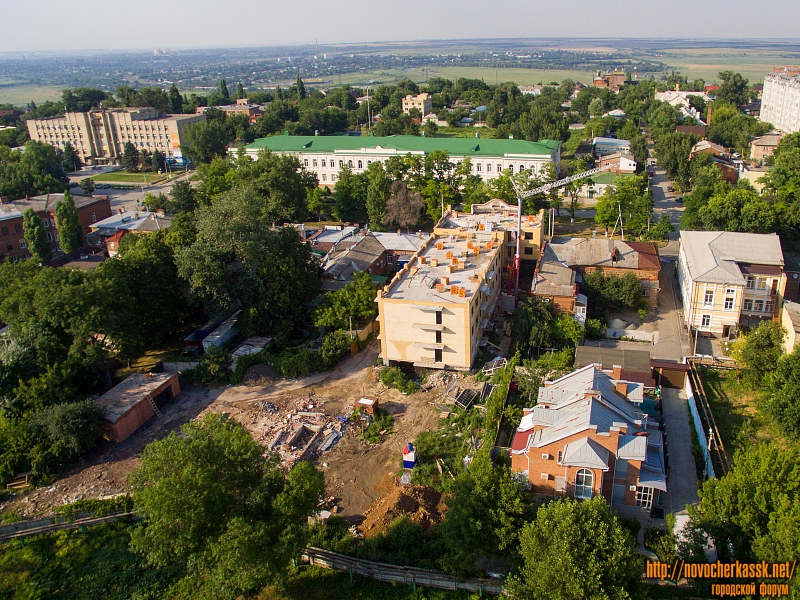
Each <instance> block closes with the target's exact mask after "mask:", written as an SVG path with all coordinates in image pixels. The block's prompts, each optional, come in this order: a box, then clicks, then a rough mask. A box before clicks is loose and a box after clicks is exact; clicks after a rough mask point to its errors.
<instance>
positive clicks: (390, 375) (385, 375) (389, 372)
mask: <svg viewBox="0 0 800 600" xmlns="http://www.w3.org/2000/svg"><path fill="white" fill-rule="evenodd" d="M381 383H382V384H383V385H386V386H389V387H391V386H394V387H396V388H397V390H398V391H399V392H400V393H401V394H413V393H414V392H416V391H417V390H418V389H419V386H418V385H417V384H416V383H415V382H414V381H411V380H410V379H408V378H407V377H406V376H405V375H404V374H403V372H402V371H401V370H400V369H399V368H398V367H386V368H385V369H383V370H382V371H381Z"/></svg>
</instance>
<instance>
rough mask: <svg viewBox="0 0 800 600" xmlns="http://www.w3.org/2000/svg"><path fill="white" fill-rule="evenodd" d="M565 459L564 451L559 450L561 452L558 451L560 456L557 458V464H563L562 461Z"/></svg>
mask: <svg viewBox="0 0 800 600" xmlns="http://www.w3.org/2000/svg"><path fill="white" fill-rule="evenodd" d="M563 459H564V451H563V450H559V451H558V455H557V456H556V462H557V463H558V464H561V461H562V460H563Z"/></svg>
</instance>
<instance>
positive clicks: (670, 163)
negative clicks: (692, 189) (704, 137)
mask: <svg viewBox="0 0 800 600" xmlns="http://www.w3.org/2000/svg"><path fill="white" fill-rule="evenodd" d="M698 141H699V138H698V137H697V136H694V135H689V134H686V133H677V132H675V129H674V126H673V129H672V132H669V133H663V134H661V135H660V136H659V137H658V138H656V143H655V147H654V151H655V155H656V160H657V161H658V166H660V167H661V168H663V169H664V170H665V171H666V172H667V176H668V177H669V178H670V179H672V180H674V181H675V183H677V184H678V186H679V187H680V189H683V190H685V189H688V188H689V170H690V167H691V162H690V161H689V155H690V154H691V152H692V147H693V146H694V145H695V144H696V143H697V142H698Z"/></svg>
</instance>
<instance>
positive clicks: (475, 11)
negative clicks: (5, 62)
mask: <svg viewBox="0 0 800 600" xmlns="http://www.w3.org/2000/svg"><path fill="white" fill-rule="evenodd" d="M606 6H608V5H601V4H600V3H596V2H588V1H587V0H565V1H564V2H562V3H560V5H559V9H558V10H554V8H553V5H552V3H549V2H547V3H546V2H543V1H542V0H529V1H524V0H498V1H497V2H495V3H493V4H492V5H491V6H490V7H487V6H486V5H485V4H483V3H478V2H476V1H475V0H465V1H464V2H461V3H459V4H457V5H453V4H452V3H444V2H438V3H437V2H425V1H420V0H410V1H409V2H406V3H402V4H400V3H374V2H367V1H366V0H351V1H350V2H348V3H346V4H345V5H342V4H341V3H332V2H323V1H321V0H307V1H306V2H304V3H302V4H298V5H297V7H296V8H295V6H294V5H289V4H288V3H287V2H275V0H251V1H250V2H248V3H244V4H241V5H240V4H235V3H230V4H228V3H221V2H219V1H216V2H212V1H211V0H193V1H192V2H188V1H187V0H174V1H173V2H171V3H156V2H155V1H154V0H140V1H139V2H136V3H131V4H125V5H122V4H118V3H102V4H99V3H96V2H89V1H88V0H76V1H75V2H72V3H69V4H64V3H60V2H56V1H55V0H39V2H37V3H36V6H35V7H36V16H35V23H31V25H30V26H26V24H27V23H28V22H29V21H32V20H33V19H32V17H31V6H30V5H29V4H26V3H21V2H20V3H14V4H10V3H9V4H8V5H7V6H5V7H3V8H2V12H3V15H4V21H5V22H6V24H7V26H6V27H5V28H4V31H3V36H2V37H0V51H2V52H68V51H89V52H92V51H139V50H148V49H152V48H170V49H181V50H199V49H214V48H236V47H241V48H246V47H247V48H252V47H260V46H263V47H275V46H303V45H306V44H315V43H319V44H320V45H330V44H369V43H414V42H424V41H434V40H435V41H451V40H452V41H458V40H492V39H530V38H539V39H541V38H551V39H552V38H571V39H575V40H580V39H590V40H591V39H605V40H610V39H617V40H619V41H622V40H625V39H639V40H641V39H653V40H654V41H658V40H671V39H680V40H698V41H703V40H714V41H716V40H719V41H720V42H723V43H724V42H725V41H726V40H731V41H742V40H759V39H762V40H764V41H765V42H767V43H770V42H772V43H776V42H779V41H784V40H785V41H791V40H797V39H798V38H797V29H796V23H797V22H798V20H799V19H800V3H797V2H789V1H788V0H777V1H774V2H771V3H766V4H765V5H759V6H758V8H757V9H756V10H754V9H753V5H752V3H745V2H743V1H742V0H730V1H728V2H722V1H721V0H716V1H713V2H709V3H703V4H700V3H697V2H693V1H691V0H671V1H670V2H669V3H664V4H661V5H660V6H656V5H650V6H647V5H643V3H641V2H635V1H634V0H624V1H623V2H622V3H620V4H617V5H615V6H614V10H613V11H612V10H607V9H606V8H605V7H606ZM298 13H301V17H298V16H297V14H298ZM575 15H580V18H579V20H578V19H576V18H575ZM10 24H17V26H8V25H10Z"/></svg>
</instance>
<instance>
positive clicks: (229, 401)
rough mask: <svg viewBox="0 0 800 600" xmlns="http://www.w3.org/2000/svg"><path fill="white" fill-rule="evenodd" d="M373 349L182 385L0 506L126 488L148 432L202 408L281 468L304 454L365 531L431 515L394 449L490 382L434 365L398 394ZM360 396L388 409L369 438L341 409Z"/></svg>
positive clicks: (36, 506) (13, 508)
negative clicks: (225, 381) (385, 420)
mask: <svg viewBox="0 0 800 600" xmlns="http://www.w3.org/2000/svg"><path fill="white" fill-rule="evenodd" d="M377 358H378V342H377V341H375V342H373V343H372V344H371V345H370V346H369V347H368V348H367V349H365V350H364V351H363V352H361V353H359V354H357V355H356V356H354V357H352V358H348V359H346V360H344V361H342V362H341V363H340V364H339V365H338V366H337V367H336V368H335V369H334V370H332V371H330V372H326V373H318V374H315V375H311V376H308V377H305V378H301V379H298V380H285V379H281V378H278V377H277V376H275V374H274V371H271V370H270V368H265V365H257V366H255V367H252V368H251V369H252V370H251V371H248V372H247V373H246V375H245V377H244V379H243V383H242V384H240V385H236V386H229V387H226V388H208V387H201V386H196V385H182V386H181V393H180V394H179V395H178V396H177V397H176V398H175V399H174V400H172V401H171V402H168V403H167V404H165V405H163V406H162V407H161V410H160V414H156V415H155V416H153V417H151V418H150V419H149V420H147V421H146V422H145V423H144V424H143V425H142V426H141V427H139V428H138V429H137V430H136V431H135V432H133V433H132V434H131V435H130V436H128V437H127V438H126V439H124V440H123V441H121V442H118V443H115V442H110V441H107V442H104V443H103V444H102V445H101V446H100V447H99V448H98V450H96V451H95V452H93V453H92V454H90V455H87V456H86V457H85V458H84V459H82V460H81V461H80V462H79V463H78V464H77V465H76V466H75V467H74V468H72V469H71V470H70V471H68V472H67V473H65V474H64V475H63V476H62V477H60V478H59V479H58V480H56V481H54V482H53V483H52V484H50V485H48V486H43V487H39V488H36V489H29V490H27V491H23V490H20V491H19V492H16V493H15V494H12V495H11V497H10V498H9V499H7V500H6V501H5V502H4V503H3V505H0V511H3V512H14V513H16V514H18V515H19V516H20V517H23V518H30V517H34V516H37V517H38V516H49V515H51V514H52V512H53V509H54V508H56V507H58V506H62V505H64V504H69V503H72V502H76V501H78V500H85V499H93V498H111V497H114V496H117V495H120V494H126V493H128V492H129V489H128V485H127V476H128V474H129V473H130V472H131V471H133V470H134V469H135V468H136V467H137V466H138V465H139V464H140V459H139V457H140V455H141V452H142V450H143V449H144V447H145V446H146V445H147V444H148V443H149V442H151V441H153V440H155V439H161V438H163V437H166V436H167V435H169V434H170V433H171V432H176V431H178V430H179V429H180V426H181V425H183V424H184V423H186V422H188V421H191V420H193V419H196V418H198V417H200V416H202V415H203V414H205V413H207V412H212V413H215V414H220V415H221V416H222V417H223V418H228V419H235V420H236V421H238V422H240V423H241V424H242V425H244V426H245V427H246V428H247V429H248V430H249V431H250V432H251V433H252V435H253V437H254V439H256V440H257V441H258V442H259V443H260V444H262V445H263V446H264V451H265V454H266V453H274V454H277V455H278V456H279V457H280V459H281V462H282V464H283V465H284V466H285V467H287V468H289V467H291V466H292V465H293V464H294V463H295V462H297V461H299V460H310V461H313V462H314V463H315V464H316V465H317V467H318V468H319V469H320V470H321V471H322V472H323V473H324V475H325V480H326V484H327V494H328V496H329V500H330V502H329V505H330V508H331V512H332V513H334V514H338V515H340V516H342V517H344V518H346V519H347V520H348V521H350V522H351V523H352V524H353V525H359V524H361V523H362V522H363V521H364V520H365V519H368V520H369V522H368V526H369V529H370V530H369V532H367V533H368V534H371V533H374V532H377V531H380V530H382V529H383V528H384V527H385V526H386V525H388V523H389V522H391V519H392V518H394V517H393V516H397V515H398V514H399V513H400V512H403V513H404V514H409V515H410V516H411V517H412V519H415V520H418V521H419V522H421V523H425V524H429V523H433V522H435V521H437V520H438V519H439V518H440V516H441V510H440V509H439V508H438V507H439V504H440V498H439V497H438V496H437V497H436V498H434V497H433V496H431V494H430V492H428V491H425V489H422V490H419V489H417V490H415V489H414V488H415V487H416V486H403V485H401V484H400V475H401V473H402V457H403V449H404V447H405V446H406V445H407V444H408V443H409V442H413V441H414V440H415V439H416V437H417V436H418V435H419V434H420V433H421V432H423V431H433V430H436V429H437V428H438V427H439V423H440V420H441V419H442V418H443V417H446V416H448V414H449V412H450V411H452V410H453V409H454V408H453V407H454V406H461V407H463V408H467V407H469V406H470V405H471V404H473V403H475V402H480V400H481V398H482V397H484V396H485V395H486V394H487V393H488V391H489V389H490V388H487V387H486V384H483V383H478V382H476V381H475V380H474V378H473V377H471V376H469V375H468V374H456V373H450V372H443V371H438V372H431V374H430V376H429V377H428V378H427V380H426V382H425V384H424V385H423V386H422V387H421V389H420V390H419V391H417V392H415V393H413V394H409V395H403V394H401V393H400V392H399V391H397V390H396V389H393V388H388V387H386V386H384V385H383V384H382V383H381V382H380V377H379V376H380V370H381V368H380V367H377V366H375V365H376V361H377ZM362 398H369V399H372V400H374V402H375V405H376V406H380V410H381V411H382V412H385V413H387V414H389V415H391V417H392V420H393V425H392V427H391V429H390V430H388V431H385V432H381V435H380V442H379V443H368V442H366V441H364V440H362V439H361V428H360V427H359V424H358V423H357V422H353V421H352V419H351V417H352V415H353V412H354V409H355V408H356V407H357V405H359V401H360V400H361V399H362ZM362 406H363V405H362ZM407 488H408V490H407ZM430 491H431V492H432V490H430Z"/></svg>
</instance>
